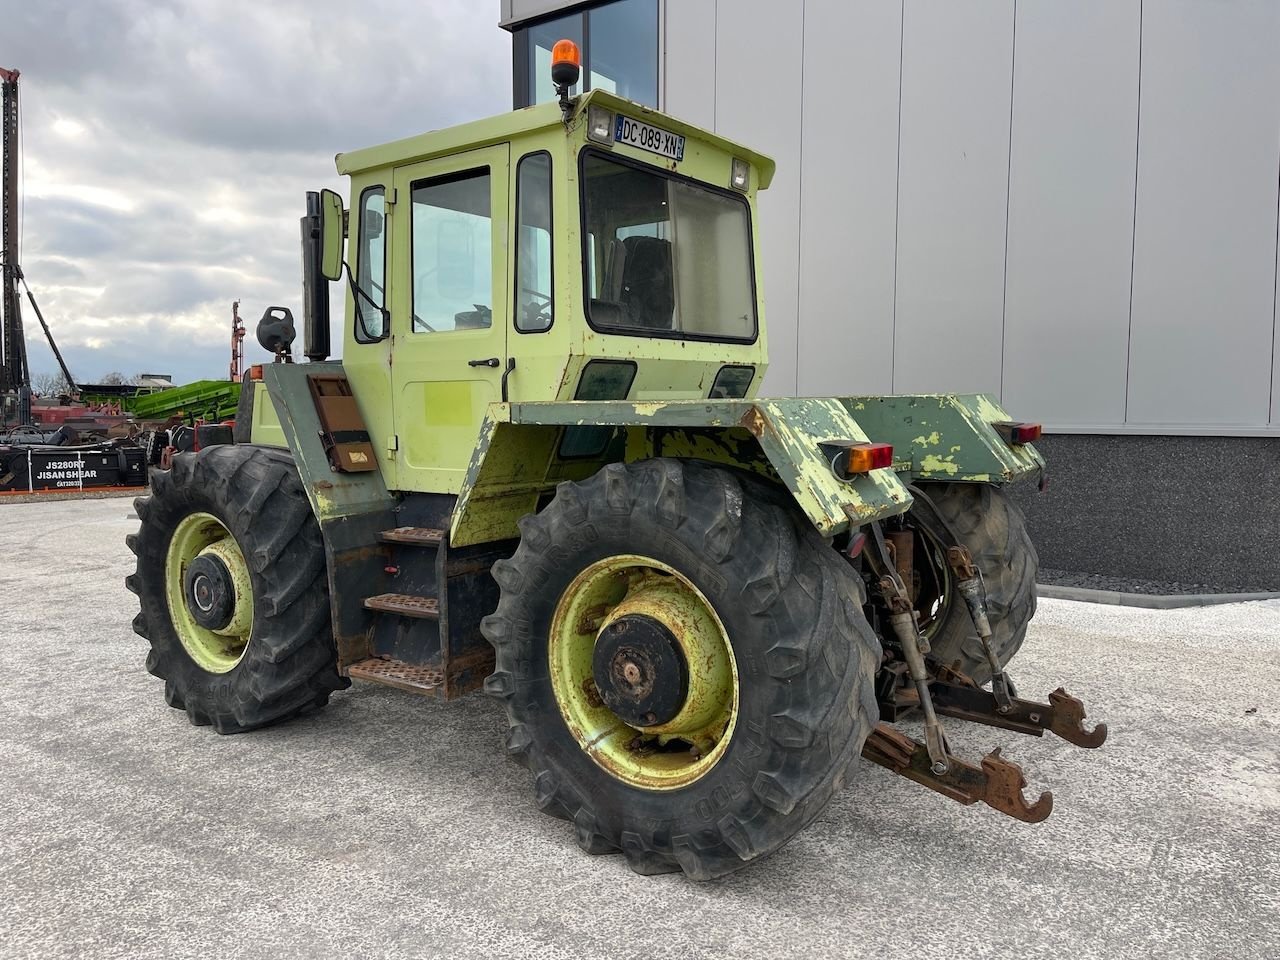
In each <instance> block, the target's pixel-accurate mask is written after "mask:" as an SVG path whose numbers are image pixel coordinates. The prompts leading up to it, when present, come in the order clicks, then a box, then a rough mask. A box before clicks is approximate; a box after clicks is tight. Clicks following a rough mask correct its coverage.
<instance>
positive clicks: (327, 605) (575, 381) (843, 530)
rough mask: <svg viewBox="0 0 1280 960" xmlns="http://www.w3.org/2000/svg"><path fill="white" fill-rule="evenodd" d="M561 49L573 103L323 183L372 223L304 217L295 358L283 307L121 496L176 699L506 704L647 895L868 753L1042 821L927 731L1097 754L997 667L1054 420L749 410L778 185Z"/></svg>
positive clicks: (1030, 559) (1045, 801) (138, 580)
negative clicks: (967, 731)
mask: <svg viewBox="0 0 1280 960" xmlns="http://www.w3.org/2000/svg"><path fill="white" fill-rule="evenodd" d="M561 53H563V51H561ZM568 53H569V55H568V56H563V55H561V56H559V57H558V60H557V62H556V64H555V67H554V70H555V73H556V77H555V79H556V82H557V85H558V87H559V89H560V93H561V96H560V102H559V103H556V102H551V103H547V104H543V105H540V106H535V107H530V108H528V109H525V110H521V111H517V112H515V113H512V114H508V115H506V116H502V117H496V118H493V119H489V120H483V121H479V122H476V123H469V124H465V125H462V126H459V127H455V128H452V129H448V130H443V131H438V132H432V133H427V134H423V135H421V136H416V137H411V138H408V139H405V140H400V141H396V142H394V143H390V144H386V145H384V146H378V147H372V148H369V149H365V150H358V151H355V152H352V153H343V154H339V155H338V157H337V167H338V171H339V172H340V173H342V174H345V175H347V176H349V177H350V181H351V182H350V187H351V192H350V209H349V210H344V207H343V201H342V199H341V198H340V197H339V196H338V195H337V194H335V193H333V192H332V191H324V192H322V193H313V194H309V195H308V207H307V215H306V216H305V217H304V218H303V220H302V239H303V264H304V271H303V273H304V315H305V316H304V321H305V323H304V338H303V339H304V353H305V354H306V357H307V358H308V362H305V363H303V362H298V363H294V362H293V357H292V350H291V344H292V342H293V340H294V336H295V334H294V328H293V323H292V317H291V316H290V315H288V314H287V312H285V311H281V310H279V309H278V308H277V309H274V310H273V311H269V312H268V315H267V316H266V317H264V320H263V322H262V323H261V324H260V325H259V328H258V336H259V339H260V340H261V341H262V342H263V343H264V345H265V346H266V347H267V348H268V349H269V350H271V351H273V352H274V354H275V356H276V360H277V362H276V363H273V364H267V365H264V366H263V367H261V368H258V369H256V370H254V371H252V372H251V379H250V382H249V383H247V384H246V387H245V389H244V390H243V391H242V394H241V400H240V406H239V409H238V413H237V418H236V423H235V431H234V436H233V437H232V438H229V439H232V440H233V442H229V443H218V444H214V445H210V446H205V447H204V448H203V449H201V450H199V451H197V452H190V453H180V454H178V455H176V456H174V457H173V458H172V463H171V466H170V467H169V469H161V470H156V471H154V472H153V473H152V490H151V495H150V496H149V497H145V498H142V499H140V500H138V501H137V509H138V516H139V517H140V518H141V528H140V530H139V532H138V533H136V534H134V535H132V536H130V537H129V538H128V544H129V546H130V548H131V549H132V551H133V552H134V553H135V554H136V556H137V569H136V572H134V573H133V574H132V575H131V576H129V577H128V578H127V580H126V585H127V586H128V587H129V589H130V590H132V591H133V592H134V593H136V594H137V595H138V597H139V600H140V603H141V611H140V613H139V614H138V616H137V618H136V619H135V620H134V629H135V630H136V631H137V632H138V633H139V634H140V635H141V636H143V637H145V638H146V639H147V640H148V641H149V642H150V644H151V651H150V654H149V656H148V658H147V668H148V669H149V670H150V671H151V672H152V673H153V674H155V675H156V676H157V677H159V678H160V679H162V680H163V681H164V690H165V698H166V700H167V701H168V703H169V704H170V705H171V706H173V707H175V708H178V709H181V710H185V711H186V713H187V716H188V717H189V718H190V720H191V722H192V723H194V724H208V725H211V726H213V727H214V729H216V730H217V731H218V732H219V733H237V732H241V731H246V730H252V729H255V728H258V727H263V726H266V725H268V724H271V723H276V722H278V721H281V720H286V719H288V718H290V717H294V716H297V715H298V714H301V713H303V712H305V711H309V710H313V709H315V708H318V707H322V706H324V705H325V703H326V702H327V701H328V699H329V697H330V694H332V693H333V692H334V691H336V690H341V689H343V688H345V687H347V686H349V685H350V682H351V680H352V679H353V678H354V679H359V680H362V681H366V682H373V683H380V684H385V685H388V686H392V687H396V688H399V689H402V690H406V691H411V692H413V693H418V694H424V695H427V696H433V697H440V698H444V699H454V698H456V697H460V696H463V695H465V694H467V693H469V692H472V691H474V690H477V689H480V688H483V689H484V692H485V693H487V694H488V695H489V696H491V697H494V698H496V699H497V700H499V701H500V702H501V703H502V704H503V706H504V707H505V709H506V713H507V717H508V720H509V730H508V733H507V738H506V749H507V752H508V753H509V754H510V756H511V757H512V758H513V759H514V760H516V761H517V762H519V763H520V764H522V765H524V766H526V767H527V768H528V769H529V771H530V773H531V774H532V776H533V784H534V795H535V799H536V803H537V805H538V807H539V808H540V809H541V810H543V811H545V812H546V813H549V814H551V815H553V816H556V817H560V818H563V819H565V820H568V821H571V823H572V825H573V830H574V833H575V835H576V838H577V841H578V843H579V844H580V845H581V847H582V848H583V849H584V850H585V851H587V852H588V853H593V854H594V853H607V852H621V853H622V854H624V855H625V857H626V859H627V862H628V863H629V865H630V866H631V868H632V869H634V870H636V871H637V872H639V873H643V874H650V873H661V872H667V871H675V870H683V871H684V872H685V873H686V874H687V875H688V876H690V877H693V878H697V879H706V878H712V877H718V876H722V875H724V874H727V873H729V872H731V871H733V870H736V869H738V868H740V867H742V866H744V865H745V864H747V863H749V862H751V861H753V860H756V859H758V858H760V857H763V856H765V855H767V854H769V853H771V852H773V851H774V850H776V849H778V848H779V847H780V846H781V845H782V844H784V843H786V842H787V840H789V839H790V838H791V837H792V836H794V835H795V834H796V833H797V832H798V831H799V830H801V829H802V828H803V827H804V826H805V825H807V824H808V823H810V822H812V821H813V820H814V818H815V817H817V816H818V815H819V814H820V813H821V812H822V810H823V809H824V808H825V807H826V805H827V803H828V802H829V801H830V800H831V798H832V796H833V795H834V794H835V792H836V791H837V790H839V789H841V788H842V787H843V786H844V785H845V784H846V783H847V782H848V781H849V780H850V779H851V778H853V777H854V776H855V774H857V773H858V772H859V763H858V759H859V757H860V756H862V757H866V758H867V759H869V760H871V761H873V762H875V763H877V764H879V765H881V766H883V767H885V768H887V769H889V770H890V771H892V772H895V773H898V774H900V775H902V776H905V777H908V778H910V779H912V780H915V781H917V782H919V783H921V784H922V785H924V786H926V787H929V788H931V789H933V790H935V791H937V792H939V793H941V794H943V795H944V796H947V797H950V798H951V799H954V800H958V801H960V802H962V803H969V804H971V803H976V802H979V801H981V802H984V803H986V804H988V805H989V806H991V807H993V808H995V809H997V810H999V811H1001V812H1003V813H1006V814H1009V815H1011V816H1013V817H1016V818H1018V819H1021V820H1024V821H1030V822H1034V821H1038V820H1042V819H1044V817H1045V816H1047V815H1048V813H1049V810H1050V807H1051V803H1052V798H1051V796H1050V795H1049V794H1044V795H1042V796H1041V797H1040V798H1039V799H1037V800H1036V801H1034V802H1028V801H1027V800H1026V799H1025V798H1024V796H1023V794H1022V788H1023V786H1024V785H1025V784H1024V780H1023V777H1022V772H1021V770H1020V769H1019V768H1018V767H1017V765H1016V764H1013V763H1011V762H1009V761H1007V760H1005V759H1003V758H1001V757H1000V756H999V752H998V751H995V752H993V753H992V754H990V755H989V756H987V757H985V758H983V759H981V760H980V761H978V762H969V761H966V760H965V759H963V758H961V757H960V756H958V755H957V754H956V753H955V752H954V751H953V750H952V748H951V747H950V745H949V744H948V742H947V739H946V736H945V735H944V732H943V728H942V724H941V721H940V719H939V718H940V717H944V716H945V717H949V718H956V719H959V720H963V721H968V722H977V723H983V724H989V725H993V726H996V727H1000V728H1003V729H1006V730H1012V731H1017V732H1020V733H1026V734H1031V735H1036V736H1039V735H1042V734H1043V733H1044V732H1045V731H1050V732H1052V733H1054V734H1056V735H1058V736H1061V737H1063V738H1065V739H1066V740H1068V741H1070V742H1072V743H1075V744H1078V745H1080V746H1086V747H1092V746H1097V745H1099V744H1100V743H1101V742H1102V740H1103V738H1104V736H1105V728H1104V727H1102V726H1098V727H1097V728H1096V729H1094V730H1091V731H1090V730H1087V729H1086V728H1085V727H1084V725H1083V723H1082V720H1083V718H1084V709H1083V707H1082V706H1081V704H1080V702H1079V701H1078V700H1076V699H1075V698H1073V697H1070V696H1069V695H1067V694H1066V693H1065V692H1064V691H1062V690H1058V691H1056V692H1054V693H1053V694H1051V695H1050V696H1049V698H1048V702H1044V703H1041V702H1034V701H1029V700H1023V699H1020V698H1019V697H1018V694H1017V691H1016V690H1015V689H1014V687H1013V684H1012V683H1011V682H1010V680H1009V677H1008V675H1007V674H1006V673H1005V667H1006V665H1007V664H1008V662H1009V660H1010V658H1012V657H1013V655H1014V654H1015V653H1016V652H1017V650H1018V649H1019V647H1020V646H1021V645H1022V643H1023V640H1024V638H1025V636H1026V632H1027V625H1028V622H1029V621H1030V619H1031V617H1032V615H1033V613H1034V612H1035V605H1036V593H1035V578H1036V567H1037V560H1036V553H1035V549H1034V548H1033V546H1032V544H1031V541H1030V539H1029V538H1028V536H1027V532H1026V529H1025V526H1024V524H1023V519H1022V516H1021V514H1020V513H1019V511H1018V509H1017V508H1016V506H1014V504H1013V503H1012V502H1011V501H1010V500H1009V499H1008V497H1007V496H1006V494H1005V493H1004V488H1005V487H1006V486H1007V485H1009V484H1011V483H1014V482H1017V481H1022V480H1027V479H1035V478H1038V477H1042V476H1043V470H1044V461H1043V460H1042V459H1041V457H1040V455H1039V454H1038V453H1037V452H1036V450H1035V449H1034V447H1033V446H1031V445H1030V442H1029V441H1031V440H1033V439H1035V437H1036V436H1038V433H1039V430H1038V427H1036V426H1035V425H1032V424H1021V423H1015V422H1013V421H1012V420H1011V418H1010V417H1009V415H1008V414H1006V413H1005V411H1004V410H1002V409H1001V408H1000V406H999V405H998V404H997V403H996V402H995V401H994V400H993V399H991V398H989V397H986V396H976V395H974V396H957V395H927V396H858V397H835V398H794V399H760V398H758V397H757V396H756V393H757V390H758V388H759V385H760V382H761V378H762V377H763V375H764V372H765V365H766V357H767V349H766V337H765V325H764V309H763V297H762V293H761V290H760V283H759V276H760V273H761V265H760V247H759V242H758V236H759V222H758V216H757V207H756V197H757V192H758V191H760V190H763V189H765V188H766V187H768V185H769V181H770V178H771V177H772V175H773V172H774V165H773V163H772V161H770V160H769V159H768V158H767V157H765V156H762V155H760V154H758V153H756V152H754V151H752V150H750V149H748V148H746V147H743V146H741V145H739V144H736V143H733V142H730V141H729V140H726V139H724V138H722V137H719V136H717V135H715V134H712V133H708V132H707V131H705V130H700V129H697V128H696V127H693V126H691V125H690V124H687V123H684V122H682V121H679V120H677V119H675V118H672V117H668V116H665V115H663V114H660V113H657V112H655V111H654V110H652V109H650V108H648V107H644V106H641V105H639V104H636V103H632V102H629V101H627V100H623V99H620V98H618V97H616V96H613V95H611V94H609V93H607V92H604V91H600V90H597V91H592V92H591V93H589V94H585V95H583V96H579V97H575V98H570V97H568V95H567V88H568V84H569V83H571V82H572V79H571V78H572V77H573V75H574V70H575V69H576V68H575V67H574V65H573V63H572V51H571V50H570V51H568ZM344 238H347V242H346V244H345V257H344V243H343V240H344ZM344 278H345V280H346V284H345V289H346V295H345V303H346V309H345V314H344V315H345V319H344V321H343V329H342V335H341V340H342V344H341V354H342V359H341V360H340V361H335V360H330V359H328V358H329V356H330V353H331V349H330V322H329V311H328V301H327V296H328V293H327V291H328V283H329V281H335V280H341V279H344ZM903 718H906V720H907V722H908V724H909V726H908V729H906V730H904V729H903V728H901V727H900V726H898V725H897V723H898V721H900V720H903ZM908 731H912V732H908Z"/></svg>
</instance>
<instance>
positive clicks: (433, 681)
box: [347, 657, 444, 696]
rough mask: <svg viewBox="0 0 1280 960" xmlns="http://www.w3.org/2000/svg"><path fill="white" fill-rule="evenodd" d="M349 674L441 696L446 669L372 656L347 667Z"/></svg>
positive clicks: (389, 685)
mask: <svg viewBox="0 0 1280 960" xmlns="http://www.w3.org/2000/svg"><path fill="white" fill-rule="evenodd" d="M347 676H349V677H356V678H357V679H360V680H373V681H375V682H377V683H381V684H384V685H385V686H388V687H395V688H396V689H398V690H408V691H409V692H410V693H424V694H428V695H430V696H441V695H442V694H443V689H442V688H443V687H444V671H443V670H442V669H440V667H439V665H438V664H420V663H405V662H404V661H403V660H392V659H390V658H382V657H370V658H369V659H367V660H361V661H360V662H359V663H353V664H351V665H350V666H348V667H347Z"/></svg>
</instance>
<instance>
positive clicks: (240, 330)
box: [229, 300, 244, 396]
mask: <svg viewBox="0 0 1280 960" xmlns="http://www.w3.org/2000/svg"><path fill="white" fill-rule="evenodd" d="M229 379H230V381H231V382H232V383H239V382H240V381H241V380H242V379H244V321H243V320H241V319H240V301H239V300H235V301H232V304H231V369H230V377H229ZM236 395H237V396H239V391H237V393H236Z"/></svg>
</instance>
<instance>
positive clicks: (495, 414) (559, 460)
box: [450, 398, 911, 545]
mask: <svg viewBox="0 0 1280 960" xmlns="http://www.w3.org/2000/svg"><path fill="white" fill-rule="evenodd" d="M581 427H587V428H591V427H597V428H614V429H613V430H612V431H611V436H612V437H613V439H614V441H615V442H614V443H612V444H611V445H609V447H608V449H607V450H603V449H602V450H601V452H600V454H599V455H598V456H595V457H591V458H571V457H562V456H561V455H560V450H561V443H562V440H563V437H564V436H565V432H566V430H569V429H571V428H581ZM867 439H868V437H867V434H866V433H865V432H864V431H863V430H862V429H861V428H860V427H859V425H858V423H857V422H856V421H855V420H854V418H853V417H852V416H850V414H849V411H848V410H847V409H846V407H845V406H844V404H843V403H842V402H841V401H839V400H830V399H816V398H796V399H786V400H670V401H637V402H631V401H618V400H603V401H570V402H555V401H552V402H538V403H514V404H493V405H491V406H490V408H489V412H488V415H487V416H486V417H485V421H484V423H483V425H482V426H481V429H480V437H479V441H478V443H477V445H476V450H475V453H474V454H473V455H472V458H471V464H470V467H469V469H468V471H467V478H466V480H465V481H464V483H463V485H462V490H461V492H460V493H459V495H458V502H457V505H456V507H455V508H454V514H453V520H452V527H451V530H450V542H451V543H453V544H455V545H466V544H472V543H484V542H488V541H491V540H500V539H505V538H508V537H515V536H518V531H517V529H516V521H518V520H519V519H520V517H522V516H524V515H525V514H528V513H532V512H533V511H534V510H536V509H537V506H538V501H539V498H541V497H544V496H546V495H548V494H550V493H551V492H552V491H554V489H555V485H556V484H557V483H558V482H560V481H561V480H580V479H585V478H586V477H587V476H590V475H591V474H592V473H594V472H596V471H597V470H599V469H600V468H601V467H602V466H604V465H605V464H606V463H609V462H613V461H617V460H619V459H623V460H628V461H631V460H642V459H646V458H648V457H655V456H676V457H690V458H695V459H701V460H710V461H713V462H719V463H724V464H726V465H732V466H738V467H741V468H743V469H747V470H753V471H755V472H758V473H762V474H765V475H767V476H770V477H772V478H774V479H776V480H777V481H778V482H779V483H781V484H782V485H783V486H785V487H786V489H787V490H789V491H790V493H791V495H792V497H793V498H794V499H795V502H796V505H797V506H798V507H799V508H800V510H801V511H803V512H804V514H805V516H807V517H808V518H809V520H810V521H811V522H812V523H813V525H814V527H815V528H816V529H817V530H818V532H819V533H821V534H822V535H823V536H835V535H836V534H839V533H841V532H843V531H845V530H847V529H848V528H849V524H850V522H851V521H852V522H854V523H855V524H856V525H861V524H864V523H869V522H870V521H872V520H879V519H883V518H884V517H889V516H893V515H895V514H899V513H903V512H905V511H906V510H907V509H908V508H909V507H910V505H911V495H910V493H908V492H907V489H906V487H905V486H904V485H903V483H902V482H901V481H900V480H899V479H898V477H897V475H896V474H895V473H894V471H893V470H892V469H888V468H886V469H882V470H872V471H870V472H869V473H866V474H863V475H861V476H858V477H856V478H855V479H853V480H852V481H845V480H841V479H839V478H838V477H836V475H835V474H834V473H833V472H832V470H831V467H830V464H829V463H828V462H827V459H826V457H825V456H824V455H823V453H822V451H821V450H820V448H819V444H820V443H822V442H824V441H828V440H851V441H855V442H860V441H866V440H867Z"/></svg>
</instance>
